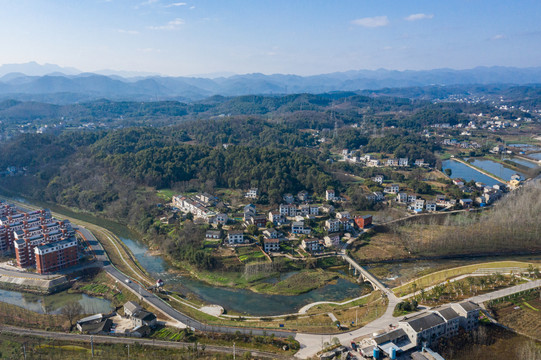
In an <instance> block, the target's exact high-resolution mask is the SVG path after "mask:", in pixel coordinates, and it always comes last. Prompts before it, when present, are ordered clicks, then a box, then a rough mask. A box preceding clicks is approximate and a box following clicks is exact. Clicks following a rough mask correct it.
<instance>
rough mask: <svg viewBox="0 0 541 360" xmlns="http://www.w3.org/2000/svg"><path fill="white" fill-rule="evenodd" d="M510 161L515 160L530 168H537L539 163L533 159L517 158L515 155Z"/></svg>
mask: <svg viewBox="0 0 541 360" xmlns="http://www.w3.org/2000/svg"><path fill="white" fill-rule="evenodd" d="M509 160H510V161H512V162H514V163H517V164H520V165H523V166H526V167H528V168H530V169H533V168H536V167H537V166H538V165H537V164H535V163H534V162H533V161H528V160H524V159H519V158H516V157H513V158H511V159H509Z"/></svg>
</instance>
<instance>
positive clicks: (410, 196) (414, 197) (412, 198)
mask: <svg viewBox="0 0 541 360" xmlns="http://www.w3.org/2000/svg"><path fill="white" fill-rule="evenodd" d="M415 200H417V195H413V194H410V195H408V204H410V203H412V202H414V201H415Z"/></svg>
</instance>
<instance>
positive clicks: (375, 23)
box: [351, 16, 389, 28]
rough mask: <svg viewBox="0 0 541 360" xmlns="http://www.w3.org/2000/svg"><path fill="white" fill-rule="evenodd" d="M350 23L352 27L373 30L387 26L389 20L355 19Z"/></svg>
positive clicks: (378, 17)
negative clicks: (357, 26)
mask: <svg viewBox="0 0 541 360" xmlns="http://www.w3.org/2000/svg"><path fill="white" fill-rule="evenodd" d="M351 23H352V24H353V25H359V26H363V27H369V28H374V27H380V26H387V25H389V18H387V16H374V17H365V18H361V19H355V20H353V21H352V22H351Z"/></svg>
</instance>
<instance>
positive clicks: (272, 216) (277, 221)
mask: <svg viewBox="0 0 541 360" xmlns="http://www.w3.org/2000/svg"><path fill="white" fill-rule="evenodd" d="M269 221H270V222H272V223H273V224H274V225H281V224H283V223H284V221H285V216H284V215H282V214H281V213H280V211H269Z"/></svg>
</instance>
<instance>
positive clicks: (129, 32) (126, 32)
mask: <svg viewBox="0 0 541 360" xmlns="http://www.w3.org/2000/svg"><path fill="white" fill-rule="evenodd" d="M117 31H118V32H119V33H121V34H128V35H137V34H139V31H137V30H125V29H118V30H117Z"/></svg>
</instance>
